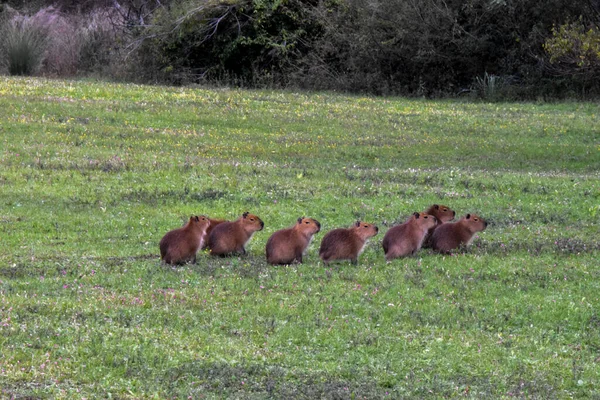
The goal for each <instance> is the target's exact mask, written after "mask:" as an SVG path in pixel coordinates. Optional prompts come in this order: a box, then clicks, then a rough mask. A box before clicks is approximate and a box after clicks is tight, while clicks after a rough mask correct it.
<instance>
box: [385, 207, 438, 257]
mask: <svg viewBox="0 0 600 400" xmlns="http://www.w3.org/2000/svg"><path fill="white" fill-rule="evenodd" d="M436 223H437V218H435V217H434V216H433V215H429V214H427V213H418V212H415V213H414V214H413V215H411V216H410V218H409V219H408V220H407V221H406V222H405V223H403V224H401V225H397V226H394V227H393V228H390V230H388V231H387V232H386V234H385V236H384V237H383V243H382V245H383V251H384V252H385V259H386V260H387V261H391V260H393V259H394V258H398V257H406V256H409V255H413V254H415V253H416V252H417V251H418V250H419V249H420V248H421V245H422V244H423V239H425V236H426V235H427V232H428V231H429V229H430V228H432V227H434V226H435V225H436Z"/></svg>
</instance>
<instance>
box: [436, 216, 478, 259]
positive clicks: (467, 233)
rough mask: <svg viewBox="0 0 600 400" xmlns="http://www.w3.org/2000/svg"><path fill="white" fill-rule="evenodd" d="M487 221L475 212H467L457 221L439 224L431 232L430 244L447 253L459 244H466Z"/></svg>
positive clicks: (469, 242)
mask: <svg viewBox="0 0 600 400" xmlns="http://www.w3.org/2000/svg"><path fill="white" fill-rule="evenodd" d="M487 225H488V224H487V222H486V221H485V220H483V219H481V218H480V217H479V216H478V215H476V214H467V215H465V216H464V217H462V218H461V219H459V220H458V221H457V222H453V223H446V224H442V225H440V226H439V227H438V228H436V230H435V231H434V232H433V236H432V237H431V246H432V247H433V249H434V250H435V251H438V252H440V253H449V252H450V251H451V250H453V249H456V248H457V247H459V246H460V245H461V244H464V245H466V246H468V245H469V244H471V242H472V241H473V238H474V236H475V234H476V233H477V232H481V231H483V230H485V228H486V227H487Z"/></svg>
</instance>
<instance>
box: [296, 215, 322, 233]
mask: <svg viewBox="0 0 600 400" xmlns="http://www.w3.org/2000/svg"><path fill="white" fill-rule="evenodd" d="M297 229H300V230H301V231H302V232H308V233H310V234H315V233H317V232H319V231H320V230H321V223H320V222H319V221H317V220H316V219H313V218H306V217H300V218H298V224H297Z"/></svg>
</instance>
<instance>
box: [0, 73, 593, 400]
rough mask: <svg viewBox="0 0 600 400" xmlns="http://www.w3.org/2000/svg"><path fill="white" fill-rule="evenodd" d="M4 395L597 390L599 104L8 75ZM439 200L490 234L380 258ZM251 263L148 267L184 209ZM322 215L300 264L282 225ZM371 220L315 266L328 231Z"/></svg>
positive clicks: (2, 214)
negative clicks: (271, 262) (365, 239)
mask: <svg viewBox="0 0 600 400" xmlns="http://www.w3.org/2000/svg"><path fill="white" fill-rule="evenodd" d="M0 121H1V123H0V247H1V248H2V251H1V252H0V350H1V353H2V357H0V397H7V398H11V397H14V398H23V397H29V398H98V399H104V398H109V397H112V398H132V399H138V398H184V399H185V398H189V396H191V398H194V399H196V398H244V399H264V398H305V399H314V398H324V399H359V398H365V399H377V398H384V399H385V398H402V397H415V398H423V397H436V398H440V397H472V398H478V399H480V398H502V397H504V398H509V397H528V398H567V397H590V398H593V397H599V396H600V383H599V382H600V368H598V367H597V364H598V361H600V313H599V311H598V310H599V306H600V300H599V298H600V294H599V293H600V265H599V263H598V258H599V255H600V241H599V240H598V231H599V219H600V186H599V172H600V107H599V106H598V105H597V104H592V103H557V104H531V103H510V104H508V103H493V104H487V103H470V102H456V101H428V100H407V99H401V98H368V97H356V96H342V95H335V94H323V93H312V94H309V93H292V92H272V91H241V90H204V89H190V88H188V89H176V88H165V87H148V86H135V85H116V84H106V83H99V82H69V81H54V80H43V79H24V78H21V79H17V78H5V77H2V78H0ZM433 203H442V204H446V205H449V206H450V207H452V208H453V209H455V210H456V211H457V214H460V215H462V214H465V213H468V212H475V213H478V214H480V215H481V216H482V217H484V218H486V219H487V220H488V221H489V222H490V223H491V224H490V226H489V227H488V229H487V230H486V231H485V232H482V233H480V234H479V235H478V238H477V239H476V240H475V242H474V243H473V246H471V247H470V248H468V249H467V250H461V251H458V252H456V253H455V254H454V255H453V256H441V255H437V254H433V253H432V252H431V251H429V250H422V251H421V252H419V253H418V255H417V256H416V257H412V258H407V259H398V260H395V261H393V262H391V263H389V264H386V263H385V260H384V256H383V251H382V250H381V240H382V238H383V235H384V233H385V231H386V230H387V229H388V228H389V227H390V226H392V225H394V224H397V223H399V222H401V221H403V220H404V219H405V218H406V217H407V216H408V215H410V214H411V213H412V212H414V211H422V210H424V209H425V208H427V207H428V206H429V205H431V204H433ZM244 211H250V212H252V213H254V214H257V215H259V216H260V217H261V218H262V219H263V220H264V222H265V229H264V230H263V231H261V232H258V233H257V234H255V236H254V237H253V239H252V240H251V242H250V243H249V244H248V246H247V249H248V252H249V254H248V255H247V256H246V257H234V258H229V259H221V258H219V259H212V258H210V257H209V256H208V255H207V254H200V255H199V257H198V263H197V264H196V265H185V266H181V267H175V268H172V267H166V266H163V265H161V264H160V263H159V259H158V241H159V240H160V238H161V237H162V236H163V235H164V233H166V232H167V231H168V230H170V229H173V228H176V227H179V226H180V225H181V224H182V223H183V222H184V221H185V220H186V219H187V218H189V216H190V215H191V214H207V215H209V216H211V217H221V218H228V219H234V218H236V217H237V216H238V215H240V214H241V213H242V212H244ZM300 216H310V217H313V218H316V219H318V220H319V221H320V222H321V223H322V225H323V229H322V233H319V234H317V235H316V237H315V240H314V242H313V244H312V245H311V247H310V248H309V251H308V254H307V255H306V257H305V263H304V264H303V265H293V266H283V267H272V266H268V265H266V262H265V257H264V246H265V243H266V241H267V239H268V237H269V235H270V234H271V233H273V232H274V231H275V230H278V229H281V228H283V227H287V226H290V225H291V224H293V223H294V221H295V220H296V219H297V218H298V217H300ZM359 218H360V219H364V220H366V221H368V222H373V223H376V224H377V225H379V227H380V234H379V235H378V236H376V237H375V238H373V240H372V241H371V242H370V244H369V246H368V247H367V248H366V250H365V252H364V253H363V255H362V256H361V257H360V259H359V264H358V265H357V266H352V265H351V264H350V263H348V262H345V263H338V264H333V265H332V266H331V267H325V266H324V265H323V264H322V263H321V262H320V261H319V259H318V255H317V252H318V244H319V242H320V240H321V238H322V237H323V234H324V232H326V231H328V230H330V229H333V228H337V227H342V226H349V225H350V224H352V222H354V221H355V220H356V219H359Z"/></svg>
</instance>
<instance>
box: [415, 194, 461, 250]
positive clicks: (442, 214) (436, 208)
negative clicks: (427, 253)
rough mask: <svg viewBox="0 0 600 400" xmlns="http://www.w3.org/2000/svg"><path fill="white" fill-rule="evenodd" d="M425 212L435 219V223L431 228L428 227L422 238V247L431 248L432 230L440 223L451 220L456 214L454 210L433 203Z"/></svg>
mask: <svg viewBox="0 0 600 400" xmlns="http://www.w3.org/2000/svg"><path fill="white" fill-rule="evenodd" d="M425 212H426V213H427V214H429V215H433V216H434V217H435V218H436V219H437V223H436V224H435V225H434V226H433V227H432V228H429V231H428V232H427V235H425V239H424V240H423V247H424V248H431V235H433V231H435V230H436V229H437V227H438V226H440V225H441V224H444V223H446V222H449V221H452V220H453V219H454V217H455V216H456V211H454V210H452V209H450V207H448V206H445V205H442V204H434V205H432V206H431V207H429V208H428V209H427V210H426V211H425Z"/></svg>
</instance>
